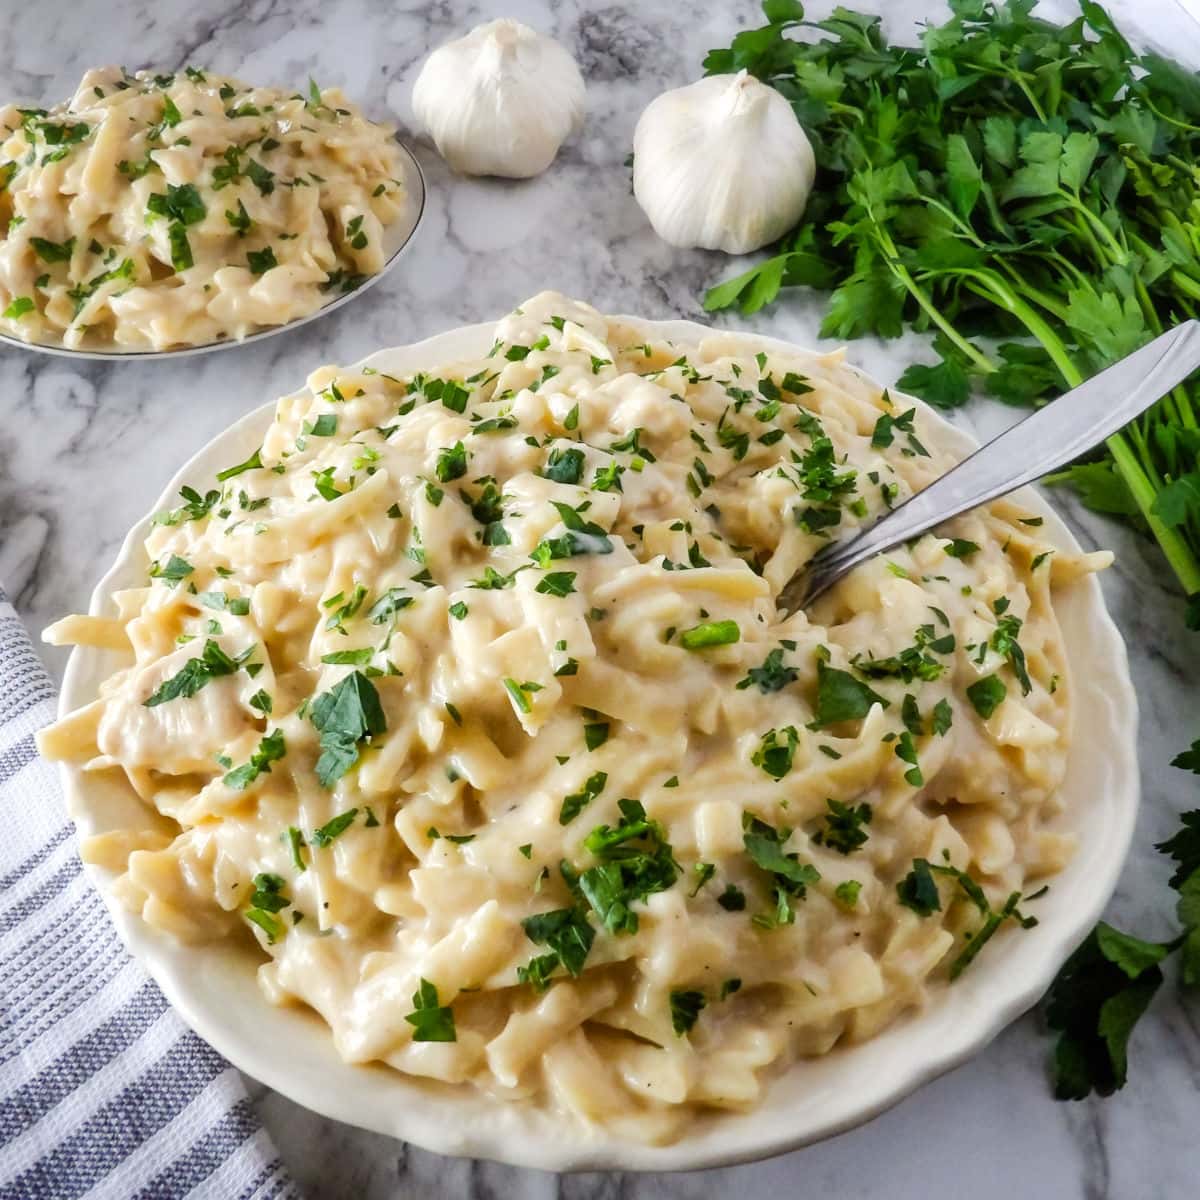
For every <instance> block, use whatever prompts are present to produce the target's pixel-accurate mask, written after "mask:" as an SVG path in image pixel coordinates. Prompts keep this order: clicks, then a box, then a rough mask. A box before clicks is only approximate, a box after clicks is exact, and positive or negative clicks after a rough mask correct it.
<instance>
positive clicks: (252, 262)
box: [246, 246, 279, 275]
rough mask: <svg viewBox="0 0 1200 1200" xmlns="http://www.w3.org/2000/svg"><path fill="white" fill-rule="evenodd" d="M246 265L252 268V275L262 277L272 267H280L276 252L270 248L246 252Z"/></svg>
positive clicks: (265, 247)
mask: <svg viewBox="0 0 1200 1200" xmlns="http://www.w3.org/2000/svg"><path fill="white" fill-rule="evenodd" d="M246 265H247V266H248V267H249V268H250V274H251V275H262V274H265V273H266V272H267V271H269V270H271V268H272V267H277V266H279V263H278V262H276V261H275V251H274V250H272V249H271V247H270V246H264V247H263V249H261V250H248V251H247V252H246Z"/></svg>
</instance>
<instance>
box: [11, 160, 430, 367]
mask: <svg viewBox="0 0 1200 1200" xmlns="http://www.w3.org/2000/svg"><path fill="white" fill-rule="evenodd" d="M396 144H397V146H398V147H399V149H400V158H401V162H402V164H403V168H402V169H403V172H404V211H403V213H401V215H400V217H399V219H398V220H396V221H393V222H392V224H391V225H388V226H386V227H385V228H384V231H383V248H384V252H385V254H386V255H387V258H386V261H385V262H384V264H383V266H382V267H381V268H380V269H379V270H378V271H377V272H376V273H375V274H374V275H368V276H367V278H366V279H364V280H363V282H362V283H360V284H359V285H358V287H356V288H355V289H354V290H353V291H350V292H342V293H338V294H336V295H334V296H333V298H332V299H330V300H327V301H326V302H325V303H324V304H322V305H321V307H320V308H318V309H317V310H316V312H311V313H309V314H308V316H306V317H297V318H296V319H295V320H294V321H288V322H287V323H286V324H283V325H269V326H267V327H266V328H265V329H260V330H259V331H258V332H257V333H248V334H247V335H246V336H245V337H244V338H222V339H221V340H220V341H216V342H206V343H205V344H204V345H203V346H179V347H177V348H176V349H174V350H154V349H152V348H147V349H145V350H135V349H129V348H116V349H112V350H105V349H104V348H103V347H101V346H85V347H83V348H81V349H78V350H76V349H75V348H74V347H71V346H64V345H63V344H62V342H61V341H60V342H26V341H23V340H22V339H21V338H18V337H13V336H12V334H9V333H3V332H0V344H7V345H9V346H14V347H16V348H17V349H18V350H34V351H36V352H37V353H38V354H55V355H58V356H59V357H60V358H90V359H104V360H106V361H112V360H113V359H116V360H118V361H132V360H138V359H140V360H145V359H153V360H155V361H157V360H159V359H163V358H186V357H187V356H189V355H192V354H209V353H211V352H212V351H213V350H229V349H232V348H233V347H234V346H248V345H249V344H250V343H251V342H261V341H262V340H263V338H269V337H274V336H275V334H277V333H285V332H287V330H289V329H297V328H299V327H300V326H301V325H307V324H308V323H309V321H315V320H317V318H318V317H323V316H325V315H326V314H327V313H331V312H333V310H334V309H335V308H341V306H342V305H343V304H348V303H349V302H350V301H351V300H355V299H357V298H358V297H359V296H361V295H362V294H363V292H365V291H366V290H367V289H368V288H370V287H374V286H375V284H377V283H378V282H379V281H380V280H381V279H382V278H383V277H384V276H385V275H386V274H387V273H388V272H389V271H390V270H391V269H392V268H393V267H394V266H395V265H396V264H397V263H398V262H399V261H400V257H401V255H402V254H403V252H404V250H405V249H406V248H407V247H408V246H409V244H410V243H411V242H412V239H413V236H414V234H415V233H416V232H417V226H418V225H420V223H421V217H422V215H423V214H424V212H425V176H424V174H423V172H422V171H421V164H420V163H418V162H417V160H416V156H415V155H414V154H413V152H412V151H411V150H409V148H408V147H407V146H406V145H404V143H403V142H401V141H400V140H399V139H397V142H396Z"/></svg>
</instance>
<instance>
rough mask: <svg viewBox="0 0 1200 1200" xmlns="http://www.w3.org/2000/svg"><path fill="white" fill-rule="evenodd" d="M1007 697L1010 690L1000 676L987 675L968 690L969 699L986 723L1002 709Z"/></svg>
mask: <svg viewBox="0 0 1200 1200" xmlns="http://www.w3.org/2000/svg"><path fill="white" fill-rule="evenodd" d="M1007 695H1008V688H1007V687H1006V686H1005V685H1004V681H1003V680H1002V679H1001V678H1000V677H999V676H998V675H985V676H984V677H983V678H982V679H979V680H976V681H975V682H974V683H973V684H971V685H970V686H969V687H968V688H967V699H968V700H970V702H971V703H972V704H973V705H974V706H975V711H976V712H977V713H978V714H979V715H980V716H981V717H982V718H983V719H984V720H985V721H986V720H987V719H988V717H990V716H991V715H992V713H994V712H995V711H996V709H997V708H999V707H1000V704H1001V701H1003V699H1004V698H1005V696H1007Z"/></svg>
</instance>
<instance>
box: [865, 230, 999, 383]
mask: <svg viewBox="0 0 1200 1200" xmlns="http://www.w3.org/2000/svg"><path fill="white" fill-rule="evenodd" d="M871 219H872V221H874V217H872V218H871ZM875 236H876V239H877V240H878V242H879V244H880V246H881V247H882V248H883V251H884V254H885V255H886V258H887V265H888V269H889V270H890V271H891V272H892V274H893V275H895V276H896V278H897V279H899V280H900V282H901V283H902V284H904V286H905V287H906V288H907V289H908V291H909V294H910V295H911V296H912V298H913V299H914V300H915V301H916V302H917V303H918V304H919V305H920V306H921V308H922V309H923V310H924V311H925V313H926V315H927V316H928V317H929V319H930V320H931V321H932V322H933V323H934V324H935V325H936V326H937V327H938V328H939V329H940V330H941V331H942V332H943V333H944V334H945V335H946V336H947V337H948V338H949V339H950V341H952V342H953V343H954V345H955V346H957V347H958V349H959V350H961V351H962V352H963V354H965V355H966V356H967V358H969V359H970V360H971V361H972V362H973V363H974V364H975V366H976V367H977V368H978V369H979V370H981V371H985V372H991V371H994V370H995V369H996V364H995V363H993V362H992V360H991V359H990V358H988V356H987V355H986V354H984V353H983V352H982V351H981V350H978V349H976V347H974V346H972V345H971V343H970V342H968V341H967V339H966V338H964V337H963V336H962V335H961V334H960V333H959V332H958V330H957V329H955V328H954V326H953V325H951V324H950V322H949V321H947V320H946V318H945V317H944V316H942V314H941V312H939V311H938V308H937V305H935V304H934V302H933V300H932V298H931V297H930V296H929V294H928V292H926V291H925V289H924V288H923V287H921V285H920V284H919V283H917V281H916V280H915V279H914V278H913V277H912V275H911V274H910V273H909V270H908V268H907V267H905V266H904V264H903V263H901V262H900V252H899V251H898V250H897V249H896V246H895V243H893V241H892V239H891V238H890V237H888V235H887V233H886V232H885V231H884V229H883V228H882V226H880V225H879V224H876V225H875Z"/></svg>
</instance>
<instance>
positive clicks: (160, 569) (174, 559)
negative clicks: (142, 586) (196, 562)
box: [150, 554, 194, 583]
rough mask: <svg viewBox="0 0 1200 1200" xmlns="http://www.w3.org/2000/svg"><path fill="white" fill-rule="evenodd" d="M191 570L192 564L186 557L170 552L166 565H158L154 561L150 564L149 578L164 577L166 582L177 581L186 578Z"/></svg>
mask: <svg viewBox="0 0 1200 1200" xmlns="http://www.w3.org/2000/svg"><path fill="white" fill-rule="evenodd" d="M193 570H194V568H193V567H192V564H191V563H190V562H188V561H187V559H186V558H180V557H179V555H178V554H172V555H171V557H170V558H169V559H167V565H166V566H160V565H159V564H158V563H156V562H155V563H151V564H150V578H151V579H165V580H166V581H167V582H168V583H178V582H179V581H180V580H181V579H186V578H187V576H189V575H190V574H191V573H192V571H193Z"/></svg>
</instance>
